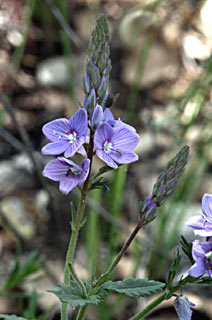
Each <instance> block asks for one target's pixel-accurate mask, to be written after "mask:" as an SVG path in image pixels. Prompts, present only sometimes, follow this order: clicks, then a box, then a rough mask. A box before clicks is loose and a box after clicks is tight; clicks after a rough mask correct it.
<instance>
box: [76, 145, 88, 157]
mask: <svg viewBox="0 0 212 320" xmlns="http://www.w3.org/2000/svg"><path fill="white" fill-rule="evenodd" d="M77 153H79V154H81V155H82V156H83V157H87V152H86V150H85V148H84V147H83V146H81V147H80V148H79V149H78V150H77Z"/></svg>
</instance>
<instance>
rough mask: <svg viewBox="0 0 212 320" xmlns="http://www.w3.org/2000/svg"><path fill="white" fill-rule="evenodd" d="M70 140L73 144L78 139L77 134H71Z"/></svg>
mask: <svg viewBox="0 0 212 320" xmlns="http://www.w3.org/2000/svg"><path fill="white" fill-rule="evenodd" d="M68 138H69V140H70V141H69V142H70V143H73V142H74V141H75V140H76V139H77V134H76V132H75V131H74V132H73V133H70V134H69V136H68Z"/></svg>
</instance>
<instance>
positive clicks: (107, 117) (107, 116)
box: [104, 108, 114, 121]
mask: <svg viewBox="0 0 212 320" xmlns="http://www.w3.org/2000/svg"><path fill="white" fill-rule="evenodd" d="M104 120H105V121H109V120H114V116H113V114H112V112H111V111H110V109H109V108H106V109H105V111H104Z"/></svg>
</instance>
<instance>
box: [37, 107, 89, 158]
mask: <svg viewBox="0 0 212 320" xmlns="http://www.w3.org/2000/svg"><path fill="white" fill-rule="evenodd" d="M87 129H88V120H87V112H86V110H84V109H80V110H79V111H77V112H76V113H75V114H74V115H73V116H72V117H71V119H70V120H68V119H65V118H62V119H57V120H53V121H51V122H49V123H47V124H45V125H44V126H43V133H44V134H45V136H46V137H47V138H48V139H49V140H50V141H52V142H50V143H48V144H47V145H46V146H45V147H43V148H42V153H43V154H52V155H56V154H61V153H63V152H65V153H64V156H65V157H67V158H69V157H72V156H73V155H74V154H75V153H76V152H79V153H81V154H83V155H85V150H84V147H83V144H84V143H85V139H86V133H87Z"/></svg>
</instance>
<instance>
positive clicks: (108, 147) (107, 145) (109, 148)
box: [104, 141, 112, 153]
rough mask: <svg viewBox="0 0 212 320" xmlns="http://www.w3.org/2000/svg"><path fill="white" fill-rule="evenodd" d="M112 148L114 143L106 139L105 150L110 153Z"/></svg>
mask: <svg viewBox="0 0 212 320" xmlns="http://www.w3.org/2000/svg"><path fill="white" fill-rule="evenodd" d="M111 148H112V143H111V142H108V141H106V142H105V143H104V151H105V152H106V153H110V150H111Z"/></svg>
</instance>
